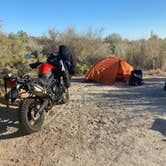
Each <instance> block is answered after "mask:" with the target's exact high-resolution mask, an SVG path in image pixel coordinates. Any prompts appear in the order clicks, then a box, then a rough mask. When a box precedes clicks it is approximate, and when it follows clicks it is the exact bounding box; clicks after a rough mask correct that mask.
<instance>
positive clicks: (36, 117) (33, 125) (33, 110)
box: [18, 98, 44, 134]
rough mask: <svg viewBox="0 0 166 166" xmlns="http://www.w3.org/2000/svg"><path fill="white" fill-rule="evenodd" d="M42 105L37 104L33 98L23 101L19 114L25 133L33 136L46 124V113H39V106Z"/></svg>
mask: <svg viewBox="0 0 166 166" xmlns="http://www.w3.org/2000/svg"><path fill="white" fill-rule="evenodd" d="M39 105H41V103H39V102H37V101H36V100H35V99H33V98H27V99H25V100H23V101H22V103H21V105H20V110H19V112H18V116H19V120H20V127H21V129H22V130H23V132H25V133H27V134H31V133H33V132H37V131H39V130H40V129H41V127H42V125H43V122H44V112H43V113H41V114H39V113H37V109H40V108H37V106H39Z"/></svg>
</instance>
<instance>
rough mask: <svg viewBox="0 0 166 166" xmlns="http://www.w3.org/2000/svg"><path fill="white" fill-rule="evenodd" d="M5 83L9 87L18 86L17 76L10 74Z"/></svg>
mask: <svg viewBox="0 0 166 166" xmlns="http://www.w3.org/2000/svg"><path fill="white" fill-rule="evenodd" d="M5 83H6V86H7V88H14V87H16V86H17V78H16V77H14V76H10V75H8V76H6V77H5Z"/></svg>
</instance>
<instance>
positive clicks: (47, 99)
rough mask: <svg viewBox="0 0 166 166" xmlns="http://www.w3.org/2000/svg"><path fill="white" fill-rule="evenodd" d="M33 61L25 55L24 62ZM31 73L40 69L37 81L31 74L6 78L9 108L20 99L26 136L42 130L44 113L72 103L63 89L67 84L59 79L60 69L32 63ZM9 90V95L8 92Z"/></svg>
mask: <svg viewBox="0 0 166 166" xmlns="http://www.w3.org/2000/svg"><path fill="white" fill-rule="evenodd" d="M30 58H34V57H33V56H31V55H28V54H27V55H25V59H30ZM30 67H31V68H32V69H36V68H37V69H38V77H37V78H32V77H31V76H30V75H28V74H24V75H21V76H17V75H14V74H7V75H6V76H5V77H4V86H5V92H6V94H5V98H6V101H7V106H8V107H9V106H10V105H12V104H13V103H15V101H16V100H17V99H18V98H19V99H20V100H19V111H18V117H19V121H20V125H21V128H22V129H23V130H24V131H25V132H26V133H29V134H30V133H33V132H37V131H39V130H40V129H41V127H42V125H43V122H44V117H45V112H48V111H49V110H50V109H51V108H52V107H53V106H54V105H56V104H59V103H66V102H68V100H69V92H68V89H66V88H65V86H64V81H63V78H62V76H61V75H60V71H59V67H58V66H53V65H52V64H50V63H49V57H48V58H47V62H46V63H42V62H39V60H37V61H36V62H35V63H31V64H30ZM8 88H10V90H9V91H8V90H7V89H8ZM23 91H24V92H26V94H28V95H27V97H25V98H22V97H21V96H22V92H23Z"/></svg>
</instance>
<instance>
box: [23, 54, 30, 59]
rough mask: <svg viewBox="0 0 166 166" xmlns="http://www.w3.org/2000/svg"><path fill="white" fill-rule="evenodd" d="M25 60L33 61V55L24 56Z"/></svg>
mask: <svg viewBox="0 0 166 166" xmlns="http://www.w3.org/2000/svg"><path fill="white" fill-rule="evenodd" d="M24 58H25V59H31V58H32V56H31V55H29V54H26V55H24Z"/></svg>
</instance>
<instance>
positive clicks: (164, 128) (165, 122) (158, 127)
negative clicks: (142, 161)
mask: <svg viewBox="0 0 166 166" xmlns="http://www.w3.org/2000/svg"><path fill="white" fill-rule="evenodd" d="M151 129H152V130H155V131H159V132H160V133H161V134H162V135H163V136H166V119H162V118H157V119H156V120H155V121H154V123H153V125H152V127H151Z"/></svg>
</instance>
